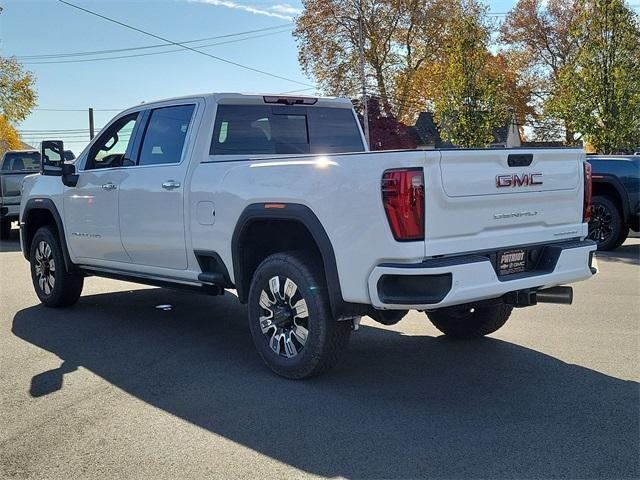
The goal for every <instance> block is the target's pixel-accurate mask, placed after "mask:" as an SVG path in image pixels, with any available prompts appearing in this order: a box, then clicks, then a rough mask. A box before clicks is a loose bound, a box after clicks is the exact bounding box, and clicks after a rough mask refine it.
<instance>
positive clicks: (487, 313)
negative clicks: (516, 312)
mask: <svg viewBox="0 0 640 480" xmlns="http://www.w3.org/2000/svg"><path fill="white" fill-rule="evenodd" d="M512 310H513V307H511V306H509V305H506V304H504V303H499V304H496V305H488V306H482V307H474V306H470V305H463V306H458V307H449V308H443V309H442V310H436V311H433V312H426V313H427V317H428V318H429V320H431V323H433V325H434V326H435V327H436V328H437V329H438V330H440V331H441V332H442V333H444V334H445V335H448V336H451V337H454V338H479V337H483V336H485V335H489V334H490V333H493V332H495V331H496V330H498V329H499V328H500V327H502V326H503V325H504V324H505V323H506V322H507V320H508V319H509V316H510V315H511V311H512Z"/></svg>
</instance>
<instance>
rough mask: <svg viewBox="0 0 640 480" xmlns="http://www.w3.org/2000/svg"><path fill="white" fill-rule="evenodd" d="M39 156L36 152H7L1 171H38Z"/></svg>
mask: <svg viewBox="0 0 640 480" xmlns="http://www.w3.org/2000/svg"><path fill="white" fill-rule="evenodd" d="M39 169H40V154H39V153H38V152H8V153H6V154H5V156H4V161H3V162H2V171H7V170H14V171H38V170H39Z"/></svg>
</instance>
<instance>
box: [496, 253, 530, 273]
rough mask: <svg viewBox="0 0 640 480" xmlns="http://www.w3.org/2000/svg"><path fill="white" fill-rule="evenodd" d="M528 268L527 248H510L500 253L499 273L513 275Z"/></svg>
mask: <svg viewBox="0 0 640 480" xmlns="http://www.w3.org/2000/svg"><path fill="white" fill-rule="evenodd" d="M526 269H527V251H526V250H508V251H506V252H500V253H499V254H498V275H513V274H514V273H522V272H524V271H525V270H526Z"/></svg>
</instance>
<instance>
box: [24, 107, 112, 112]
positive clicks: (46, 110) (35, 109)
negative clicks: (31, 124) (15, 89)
mask: <svg viewBox="0 0 640 480" xmlns="http://www.w3.org/2000/svg"><path fill="white" fill-rule="evenodd" d="M33 110H34V111H36V112H83V113H87V109H86V108H34V109H33ZM122 110H124V108H94V109H93V111H94V112H121V111H122Z"/></svg>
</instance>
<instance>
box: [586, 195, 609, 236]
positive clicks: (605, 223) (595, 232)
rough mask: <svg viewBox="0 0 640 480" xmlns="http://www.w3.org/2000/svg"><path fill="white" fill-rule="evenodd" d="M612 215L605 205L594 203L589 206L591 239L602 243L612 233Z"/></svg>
mask: <svg viewBox="0 0 640 480" xmlns="http://www.w3.org/2000/svg"><path fill="white" fill-rule="evenodd" d="M612 222H613V215H612V214H611V212H610V211H609V209H608V208H607V207H605V206H604V205H601V204H595V205H593V206H592V207H591V221H590V222H589V236H588V238H590V239H591V240H594V241H596V242H598V243H603V242H605V241H607V240H608V239H609V237H610V236H611V235H613V225H612Z"/></svg>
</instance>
